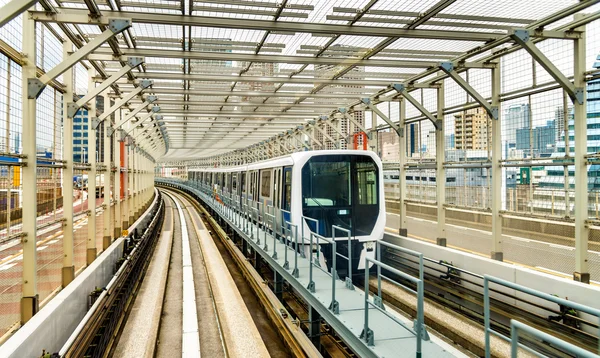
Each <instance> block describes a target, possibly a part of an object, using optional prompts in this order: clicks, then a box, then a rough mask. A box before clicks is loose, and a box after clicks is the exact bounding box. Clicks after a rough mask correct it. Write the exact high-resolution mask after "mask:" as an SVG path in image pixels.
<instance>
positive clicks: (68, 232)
mask: <svg viewBox="0 0 600 358" xmlns="http://www.w3.org/2000/svg"><path fill="white" fill-rule="evenodd" d="M71 51H73V44H72V43H71V41H69V40H66V41H65V42H64V43H63V58H67V57H69V54H70V53H71ZM63 82H64V83H65V93H64V94H63V132H64V133H63V156H64V157H63V159H64V161H65V162H64V165H65V167H64V169H63V176H62V181H63V183H62V186H63V192H62V194H63V219H64V222H63V239H62V242H63V266H62V287H66V286H67V285H68V284H69V283H70V282H71V281H73V278H75V265H74V264H73V256H74V255H75V252H74V250H73V236H74V235H73V174H74V172H73V164H74V163H73V116H69V114H68V112H69V111H68V110H67V108H68V107H69V106H72V105H73V69H72V68H69V69H68V70H66V71H65V72H64V73H63ZM81 140H82V143H83V137H82V138H81ZM82 183H83V179H82ZM82 195H83V192H82ZM81 200H83V197H82V198H81Z"/></svg>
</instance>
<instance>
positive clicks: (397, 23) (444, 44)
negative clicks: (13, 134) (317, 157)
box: [31, 0, 597, 161]
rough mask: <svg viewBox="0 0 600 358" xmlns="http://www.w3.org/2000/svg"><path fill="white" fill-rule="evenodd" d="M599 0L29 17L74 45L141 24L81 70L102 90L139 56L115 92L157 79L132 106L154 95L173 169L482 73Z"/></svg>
mask: <svg viewBox="0 0 600 358" xmlns="http://www.w3.org/2000/svg"><path fill="white" fill-rule="evenodd" d="M596 2H597V1H576V0H532V1H522V0H496V1H493V2H492V1H487V0H261V1H251V0H205V1H195V0H131V1H125V0H66V1H64V0H46V1H41V2H40V3H41V5H42V6H43V9H44V10H43V11H34V12H31V13H32V16H34V18H36V19H37V20H39V21H42V22H46V23H47V24H48V27H49V28H50V29H52V30H53V31H54V32H55V33H56V34H57V35H59V36H62V37H65V38H66V37H68V38H70V39H71V40H72V41H73V40H76V41H73V42H75V44H76V45H77V44H78V43H77V40H78V41H79V44H78V45H81V44H83V43H85V41H91V40H92V39H94V38H95V37H97V36H99V35H100V33H101V32H102V30H101V29H103V28H104V26H105V25H107V24H108V22H109V19H114V18H123V19H131V20H132V26H131V27H130V28H129V29H128V30H126V31H125V32H123V33H122V34H120V35H118V36H117V37H116V38H115V40H111V41H110V42H108V43H106V44H104V45H102V46H101V47H99V48H98V49H97V50H95V51H94V52H93V53H92V54H90V55H89V56H87V57H86V61H88V62H90V64H91V65H92V66H94V67H95V68H96V69H99V70H100V71H99V73H98V76H97V77H96V81H97V82H102V81H103V80H104V79H106V78H108V77H109V76H111V75H113V74H114V73H116V72H117V71H118V70H119V69H121V67H122V66H123V64H124V63H125V62H124V61H126V60H127V58H128V57H131V56H139V57H144V64H143V65H142V66H138V67H136V68H134V69H133V70H131V72H130V74H129V75H128V77H124V78H122V79H120V80H118V81H117V82H115V84H114V85H113V86H112V87H111V88H112V92H113V93H114V96H115V97H117V96H122V95H123V94H124V93H128V92H131V91H132V90H134V86H137V84H138V83H139V81H141V80H144V79H149V80H152V81H153V85H152V87H151V88H150V89H147V90H146V91H145V92H144V94H143V95H140V96H139V97H140V99H138V100H136V101H133V100H132V102H131V106H132V108H135V107H138V106H139V105H140V104H141V103H142V102H143V101H144V100H145V97H147V96H148V95H155V96H157V98H158V99H157V100H156V101H155V103H154V104H158V105H160V107H161V111H160V114H161V115H162V122H164V127H165V129H166V133H167V136H165V139H166V140H168V141H169V145H168V148H169V150H168V152H167V153H166V154H165V155H164V156H163V158H162V160H166V161H172V160H185V159H198V158H203V157H208V156H212V155H217V154H222V153H227V152H231V151H232V150H235V149H240V148H245V147H247V146H249V145H252V144H255V143H258V142H261V141H264V140H266V139H268V138H272V137H275V136H276V135H277V134H278V133H285V132H286V131H287V130H289V129H295V128H296V127H297V126H298V125H300V124H303V123H306V122H307V121H308V120H313V119H315V118H318V117H319V116H320V115H328V114H330V113H332V111H335V110H336V109H338V108H340V107H347V106H352V105H356V104H358V103H360V98H364V97H371V98H376V97H377V96H379V95H384V94H386V93H387V92H389V91H391V87H390V85H391V84H393V83H407V84H408V83H417V82H418V81H420V80H422V79H424V78H428V80H427V82H428V83H429V82H431V81H432V78H434V79H435V78H437V77H436V74H437V76H443V72H441V71H440V70H439V67H438V64H439V63H440V62H443V61H454V62H455V63H458V62H461V63H465V61H466V64H467V65H471V66H474V67H477V66H484V65H482V64H485V62H486V61H489V60H491V59H494V58H495V57H496V56H497V54H496V53H497V52H498V50H500V49H504V52H506V48H507V47H512V46H516V45H514V43H513V42H512V41H511V40H510V37H509V34H510V32H511V31H512V30H513V29H515V28H527V29H530V30H536V32H535V34H536V35H537V36H539V37H540V38H562V37H564V36H566V35H565V33H564V32H560V31H551V30H555V29H558V26H559V25H561V24H563V23H564V21H563V22H562V23H561V20H562V19H564V18H566V17H567V16H570V15H572V14H574V13H575V12H578V11H581V10H583V9H585V8H587V7H589V6H591V5H593V4H594V3H596ZM469 61H471V62H469ZM432 76H433V77H432ZM390 94H391V93H390Z"/></svg>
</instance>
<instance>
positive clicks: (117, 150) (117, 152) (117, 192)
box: [105, 110, 123, 239]
mask: <svg viewBox="0 0 600 358" xmlns="http://www.w3.org/2000/svg"><path fill="white" fill-rule="evenodd" d="M122 115H123V114H122V113H121V110H118V111H117V112H116V113H115V122H117V123H120V122H121V116H122ZM116 128H117V129H115V130H113V138H112V140H113V153H114V154H113V158H114V165H115V169H116V170H115V172H114V179H113V180H114V181H113V201H114V209H115V216H114V217H113V218H114V221H113V222H114V231H113V237H114V238H115V239H116V238H119V237H121V141H120V138H119V137H120V135H121V133H120V131H119V130H118V127H116ZM107 134H108V133H107ZM105 195H108V194H106V193H105Z"/></svg>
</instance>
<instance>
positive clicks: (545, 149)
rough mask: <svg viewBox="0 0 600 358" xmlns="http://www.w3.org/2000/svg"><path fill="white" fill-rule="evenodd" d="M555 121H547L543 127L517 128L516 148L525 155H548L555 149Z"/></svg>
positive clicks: (534, 156)
mask: <svg viewBox="0 0 600 358" xmlns="http://www.w3.org/2000/svg"><path fill="white" fill-rule="evenodd" d="M555 123H556V122H555V121H554V120H552V121H548V122H547V124H546V125H545V126H543V127H535V128H533V129H532V130H529V128H519V129H517V132H516V138H517V143H516V149H517V150H522V151H523V153H525V155H526V156H527V157H533V158H536V157H540V156H545V155H550V154H552V153H553V152H555V151H556V137H557V130H556V125H555ZM531 151H533V153H531Z"/></svg>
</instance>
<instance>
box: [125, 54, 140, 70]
mask: <svg viewBox="0 0 600 358" xmlns="http://www.w3.org/2000/svg"><path fill="white" fill-rule="evenodd" d="M143 62H144V58H143V57H139V56H135V57H127V64H128V65H129V66H131V67H137V66H139V65H141V64H142V63H143Z"/></svg>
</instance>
